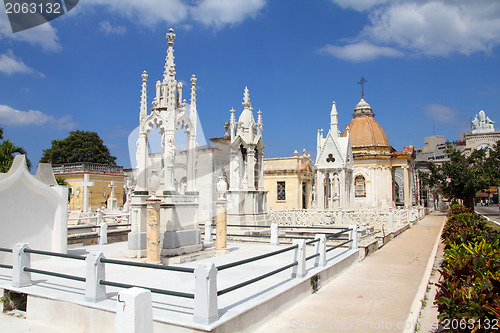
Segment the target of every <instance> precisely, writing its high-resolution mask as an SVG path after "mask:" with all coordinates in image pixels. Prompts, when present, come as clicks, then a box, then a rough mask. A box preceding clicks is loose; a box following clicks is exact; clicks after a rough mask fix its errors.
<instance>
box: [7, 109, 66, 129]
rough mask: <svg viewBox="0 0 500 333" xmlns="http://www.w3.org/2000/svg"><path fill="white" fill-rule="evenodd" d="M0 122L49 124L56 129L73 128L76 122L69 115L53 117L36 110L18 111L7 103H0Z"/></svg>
mask: <svg viewBox="0 0 500 333" xmlns="http://www.w3.org/2000/svg"><path fill="white" fill-rule="evenodd" d="M0 124H3V125H12V126H31V125H33V126H43V125H50V126H52V127H54V128H56V129H60V130H62V129H73V128H74V127H75V126H76V124H75V123H74V122H73V120H72V119H71V116H70V115H65V116H63V117H62V118H55V117H54V116H51V115H48V114H46V113H43V112H41V111H38V110H29V111H20V110H16V109H14V108H11V107H10V106H8V105H0Z"/></svg>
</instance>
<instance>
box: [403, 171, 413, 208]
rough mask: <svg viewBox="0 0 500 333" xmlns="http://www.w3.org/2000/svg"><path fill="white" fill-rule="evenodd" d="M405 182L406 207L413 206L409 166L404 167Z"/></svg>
mask: <svg viewBox="0 0 500 333" xmlns="http://www.w3.org/2000/svg"><path fill="white" fill-rule="evenodd" d="M403 182H404V185H403V187H404V191H403V193H404V196H405V207H409V206H411V190H410V173H409V170H408V166H404V167H403Z"/></svg>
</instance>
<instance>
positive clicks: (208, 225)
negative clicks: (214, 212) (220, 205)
mask: <svg viewBox="0 0 500 333" xmlns="http://www.w3.org/2000/svg"><path fill="white" fill-rule="evenodd" d="M212 232H213V228H212V221H206V222H205V239H204V240H203V244H205V246H208V245H212V244H213V243H214V241H213V238H212Z"/></svg>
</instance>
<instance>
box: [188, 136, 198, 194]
mask: <svg viewBox="0 0 500 333" xmlns="http://www.w3.org/2000/svg"><path fill="white" fill-rule="evenodd" d="M187 140H188V147H187V189H186V191H187V192H191V193H192V192H196V190H197V189H196V168H195V162H196V136H194V135H191V134H189V135H188V138H187Z"/></svg>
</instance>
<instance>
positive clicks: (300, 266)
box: [292, 239, 306, 278]
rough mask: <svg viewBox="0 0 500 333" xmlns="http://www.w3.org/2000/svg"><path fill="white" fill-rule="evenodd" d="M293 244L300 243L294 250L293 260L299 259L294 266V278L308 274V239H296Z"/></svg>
mask: <svg viewBox="0 0 500 333" xmlns="http://www.w3.org/2000/svg"><path fill="white" fill-rule="evenodd" d="M293 245H298V247H297V249H295V251H294V258H293V261H297V265H295V266H293V271H292V278H302V277H304V276H306V240H305V239H295V240H294V241H293Z"/></svg>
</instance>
